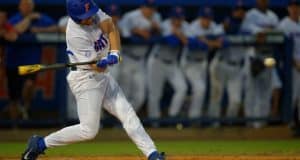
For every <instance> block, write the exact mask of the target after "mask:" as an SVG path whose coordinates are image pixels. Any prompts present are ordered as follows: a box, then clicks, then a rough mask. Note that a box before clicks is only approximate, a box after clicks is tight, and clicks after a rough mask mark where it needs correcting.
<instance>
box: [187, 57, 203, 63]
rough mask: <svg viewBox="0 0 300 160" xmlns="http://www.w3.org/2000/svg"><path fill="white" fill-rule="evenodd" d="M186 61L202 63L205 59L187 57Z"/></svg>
mask: <svg viewBox="0 0 300 160" xmlns="http://www.w3.org/2000/svg"><path fill="white" fill-rule="evenodd" d="M187 60H188V61H192V62H202V61H204V60H205V58H204V57H201V58H200V57H197V58H192V57H188V58H187Z"/></svg>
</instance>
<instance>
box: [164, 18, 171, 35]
mask: <svg viewBox="0 0 300 160" xmlns="http://www.w3.org/2000/svg"><path fill="white" fill-rule="evenodd" d="M161 29H162V35H163V36H169V35H171V34H172V25H170V21H168V20H167V21H164V22H163V23H162V25H161Z"/></svg>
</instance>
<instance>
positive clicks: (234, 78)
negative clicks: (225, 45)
mask: <svg viewBox="0 0 300 160" xmlns="http://www.w3.org/2000/svg"><path fill="white" fill-rule="evenodd" d="M231 68H232V70H228V73H229V76H230V79H229V81H228V87H227V90H228V96H229V104H228V108H227V111H226V117H231V118H236V117H238V112H239V109H240V106H241V95H242V78H243V77H242V72H241V70H240V69H241V68H240V67H239V66H231Z"/></svg>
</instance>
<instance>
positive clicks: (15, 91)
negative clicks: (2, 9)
mask: <svg viewBox="0 0 300 160" xmlns="http://www.w3.org/2000/svg"><path fill="white" fill-rule="evenodd" d="M9 23H10V24H11V25H13V27H14V28H15V30H16V32H17V33H18V39H17V42H18V41H26V42H27V41H28V42H29V43H26V44H25V43H14V44H11V45H9V46H8V47H7V48H6V68H7V78H8V90H9V95H10V104H12V105H20V104H19V103H20V100H22V101H23V106H24V107H20V111H21V113H22V116H23V118H25V119H26V118H28V114H27V110H28V108H29V106H30V105H31V100H32V97H33V94H34V81H35V76H34V75H30V76H25V77H20V76H18V72H17V67H18V66H19V65H27V64H35V63H40V60H41V52H42V50H41V46H40V45H37V44H34V43H30V41H32V40H34V39H35V34H36V33H42V32H56V31H57V30H58V28H57V26H56V25H55V22H54V21H53V20H52V18H50V17H48V16H47V15H45V14H42V13H39V12H35V11H34V1H33V0H20V3H19V12H18V13H16V14H15V15H13V16H12V17H11V18H10V19H9Z"/></svg>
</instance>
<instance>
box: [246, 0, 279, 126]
mask: <svg viewBox="0 0 300 160" xmlns="http://www.w3.org/2000/svg"><path fill="white" fill-rule="evenodd" d="M256 2H257V7H256V8H253V9H251V10H249V11H248V12H247V13H246V16H245V20H244V22H243V24H242V30H243V31H247V32H250V33H252V34H255V35H257V42H258V43H260V44H261V45H259V46H257V47H255V50H254V52H252V55H251V57H253V58H250V60H251V59H256V58H258V59H264V58H266V57H271V56H273V52H274V51H273V48H272V47H271V46H267V45H265V39H264V35H265V34H266V33H267V32H270V31H273V30H274V29H275V28H277V25H278V17H277V15H276V14H275V13H274V12H272V11H271V10H270V9H268V0H257V1H256ZM252 62H255V61H252ZM255 67H257V66H256V65H255V64H254V63H252V64H250V67H249V69H247V70H248V73H247V76H246V84H245V85H246V87H245V89H246V93H245V116H246V117H250V118H267V117H268V116H270V111H271V104H270V101H271V98H272V94H273V98H272V99H273V100H274V102H273V104H274V106H276V107H275V108H278V105H279V103H278V101H279V90H278V89H279V88H281V82H280V80H279V77H278V75H277V72H276V70H275V69H274V68H265V69H263V68H262V69H255ZM265 124H266V122H263V121H255V122H253V123H249V125H250V126H252V127H254V128H260V127H263V126H264V125H265Z"/></svg>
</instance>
